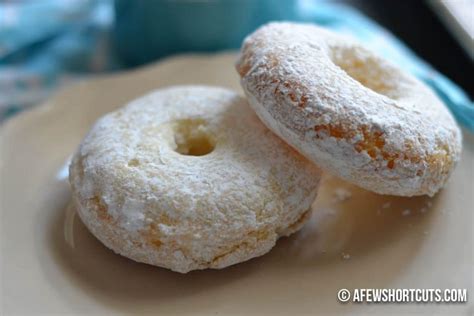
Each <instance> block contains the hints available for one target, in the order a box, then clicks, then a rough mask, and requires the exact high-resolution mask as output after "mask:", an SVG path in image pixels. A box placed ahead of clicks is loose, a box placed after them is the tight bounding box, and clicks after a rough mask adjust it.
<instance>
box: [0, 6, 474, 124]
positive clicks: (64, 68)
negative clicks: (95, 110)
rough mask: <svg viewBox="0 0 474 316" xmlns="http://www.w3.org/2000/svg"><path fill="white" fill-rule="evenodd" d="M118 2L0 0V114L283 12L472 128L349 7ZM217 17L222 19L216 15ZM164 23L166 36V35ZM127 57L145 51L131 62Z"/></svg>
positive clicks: (405, 56)
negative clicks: (406, 75)
mask: <svg viewBox="0 0 474 316" xmlns="http://www.w3.org/2000/svg"><path fill="white" fill-rule="evenodd" d="M116 1H117V4H116V6H115V7H114V3H113V2H112V1H111V0H68V1H64V0H42V1H26V2H12V3H2V4H0V121H1V119H2V118H5V117H7V116H11V115H12V114H13V113H15V112H18V111H19V110H21V109H23V108H26V107H29V106H32V105H35V104H38V103H39V102H40V101H42V100H44V99H45V98H47V97H48V95H49V94H50V93H51V92H53V91H54V90H55V89H57V88H58V87H59V86H62V85H63V84H64V83H67V82H70V81H74V80H76V79H77V78H84V77H86V76H90V75H92V74H95V73H98V72H110V71H114V70H119V69H123V68H125V67H126V65H133V64H139V63H142V62H147V61H150V60H153V59H156V58H159V57H162V56H165V55H167V54H172V53H176V52H184V51H190V50H191V51H216V50H220V49H228V48H236V47H238V46H239V45H240V42H241V40H242V38H243V37H244V36H245V35H246V34H247V33H248V32H249V31H251V30H253V29H254V28H255V27H256V26H258V25H260V24H261V23H264V22H267V21H269V20H282V19H285V20H297V21H304V22H313V23H317V24H319V25H322V26H324V27H327V28H330V29H333V30H336V31H338V32H341V33H345V34H349V35H352V36H354V37H356V38H357V39H359V40H360V41H361V42H363V43H364V44H366V45H367V46H369V47H370V48H371V49H373V50H374V51H376V52H378V53H379V54H381V55H382V56H384V57H386V58H387V59H389V60H391V61H392V62H394V63H395V64H397V65H399V66H400V67H403V68H404V69H405V70H407V71H409V72H411V73H412V74H414V75H415V76H416V77H418V78H420V79H421V80H423V81H424V82H425V83H427V84H428V85H429V86H430V87H431V88H432V89H433V90H434V91H435V92H436V93H437V94H438V95H439V96H440V97H441V98H442V99H443V100H444V102H445V103H446V105H447V106H448V107H449V109H450V110H451V111H452V113H453V114H454V116H455V117H456V119H457V120H458V122H459V123H461V124H462V125H463V126H465V127H467V128H468V129H469V130H471V131H473V132H474V104H473V102H472V101H471V100H470V99H469V97H468V96H467V95H466V94H465V93H464V92H463V91H462V89H460V88H459V87H458V86H457V85H456V84H454V83H453V82H452V81H450V80H449V79H448V78H446V77H445V76H443V75H442V74H440V73H438V72H437V71H436V70H435V69H433V68H432V67H431V66H430V65H428V64H427V63H426V62H424V61H423V60H421V59H420V58H418V57H417V56H416V55H415V54H414V53H413V52H412V51H410V49H408V48H407V47H406V46H405V45H404V44H403V43H402V42H400V41H399V40H398V39H397V38H395V37H394V36H393V35H392V34H390V33H389V32H388V31H386V30H385V29H383V28H382V27H380V26H379V25H377V24H376V23H374V22H373V21H371V20H370V19H368V18H367V17H365V16H363V15H362V14H360V13H359V12H357V11H356V10H354V9H352V8H350V7H348V6H345V5H342V4H339V3H335V2H328V1H317V0H299V1H296V0H295V1H291V0H288V1H282V2H278V4H279V6H275V5H274V4H275V2H274V1H270V0H258V1H257V0H242V1H241V2H239V5H238V6H236V5H235V1H236V0H226V1H222V0H220V1H210V2H209V3H210V4H208V6H209V7H204V8H203V9H199V8H198V9H199V10H198V9H196V7H191V6H192V5H194V6H196V3H202V2H193V1H174V2H170V1H164V0H141V1H128V0H116ZM204 3H208V2H204ZM280 3H281V5H280ZM201 5H202V4H201ZM114 9H115V12H116V13H117V21H115V24H114V19H113V17H114ZM236 10H243V11H241V12H237V11H236ZM216 16H219V17H222V16H224V17H226V18H225V19H220V20H219V21H215V19H214V18H215V17H216ZM158 17H160V18H158ZM191 17H192V18H191ZM206 21H207V23H206ZM209 21H211V22H212V23H210V22H209ZM237 24H238V25H237ZM171 30H172V33H173V36H172V37H168V38H167V37H166V36H165V35H166V34H170V32H171ZM187 30H192V32H191V31H189V32H188V31H187ZM138 32H139V33H138ZM190 34H191V35H192V36H191V35H190ZM113 39H115V45H113ZM125 48H126V49H127V50H124V49H125ZM130 49H135V50H134V51H133V50H132V51H130ZM134 56H135V57H137V58H138V57H143V56H145V57H146V58H147V59H146V60H145V59H144V60H138V59H135V60H132V62H130V58H132V59H133V57H134Z"/></svg>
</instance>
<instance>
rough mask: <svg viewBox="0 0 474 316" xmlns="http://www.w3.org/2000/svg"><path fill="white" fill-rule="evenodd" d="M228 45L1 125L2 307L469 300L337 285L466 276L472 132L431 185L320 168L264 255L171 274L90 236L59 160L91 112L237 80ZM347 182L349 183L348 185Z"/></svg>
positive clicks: (455, 309)
mask: <svg viewBox="0 0 474 316" xmlns="http://www.w3.org/2000/svg"><path fill="white" fill-rule="evenodd" d="M234 59H235V55H232V54H220V55H210V56H209V55H208V56H181V57H175V58H172V59H168V60H165V61H163V62H160V63H158V64H154V65H152V66H149V67H147V68H144V69H141V70H138V71H135V72H129V73H125V74H119V75H114V76H110V77H106V78H102V79H98V80H93V81H88V82H84V83H82V84H79V85H77V86H75V87H73V88H71V89H68V90H65V91H62V92H61V93H59V94H58V95H56V96H55V97H53V98H52V99H51V100H50V101H48V102H46V104H44V105H42V106H40V107H38V108H36V109H34V110H32V111H29V112H27V113H24V114H21V115H19V116H18V117H16V118H13V119H12V120H10V121H9V122H7V123H6V124H5V125H4V126H3V127H2V128H1V136H0V137H1V144H0V152H1V166H2V169H1V175H0V179H1V180H0V181H1V184H0V185H1V247H2V248H1V264H2V266H1V271H2V280H1V286H2V292H3V293H2V299H3V303H2V304H3V305H2V308H3V312H4V313H5V314H38V313H46V314H53V313H68V314H88V315H89V314H104V313H108V314H130V313H134V314H136V313H151V314H153V315H217V314H218V315H234V314H239V315H252V314H254V315H262V314H267V315H279V314H281V315H316V314H321V315H327V314H328V313H337V314H354V313H356V314H366V313H368V312H373V313H374V314H382V313H387V312H389V313H392V314H396V315H399V314H400V313H405V312H410V313H418V312H422V313H427V314H432V313H433V312H437V313H439V314H450V315H455V314H471V315H472V313H473V304H472V299H471V303H463V304H414V303H413V304H385V305H382V304H354V303H347V304H342V303H340V302H338V300H337V296H336V295H337V292H338V290H339V289H341V288H348V289H353V288H441V289H445V288H466V289H468V291H469V294H470V295H471V296H472V294H473V292H472V286H473V266H474V265H473V239H472V227H473V216H472V211H473V205H474V200H473V196H474V190H473V157H474V137H473V136H472V135H465V140H464V152H463V158H462V161H461V163H460V165H459V166H458V168H457V169H456V171H455V173H454V174H453V176H452V179H451V181H450V182H449V185H448V186H447V187H446V188H445V189H444V190H443V191H442V192H440V193H439V194H438V195H437V196H436V197H435V198H433V199H430V198H428V197H417V198H400V197H392V196H381V195H377V194H374V193H371V192H367V191H365V190H362V189H359V188H356V187H354V186H352V185H350V184H347V183H344V182H342V181H341V180H338V179H336V178H334V177H331V176H327V177H326V178H325V180H324V183H323V186H322V188H321V190H320V194H319V197H318V199H317V201H316V203H315V205H314V208H315V213H314V215H313V217H312V219H311V222H310V223H308V224H307V225H306V226H305V228H304V229H303V230H302V231H301V232H299V233H297V234H295V235H294V236H292V237H291V238H284V239H282V240H280V241H279V242H278V244H277V246H276V247H275V248H274V249H273V250H272V251H271V252H270V253H269V254H267V255H265V256H263V257H261V258H257V259H253V260H250V261H248V262H246V263H243V264H238V265H236V266H233V267H230V268H227V269H224V270H207V271H197V272H192V273H189V274H187V275H181V274H178V273H174V272H171V271H168V270H165V269H161V268H156V267H152V266H148V265H145V264H139V263H135V262H133V261H131V260H128V259H126V258H123V257H120V256H118V255H116V254H114V253H112V252H111V251H109V250H108V249H106V248H105V247H104V246H102V244H100V243H99V242H98V241H97V240H96V239H95V238H94V237H93V236H92V235H91V234H90V233H89V232H88V231H87V229H86V228H85V227H84V225H83V224H82V223H81V221H80V220H79V219H78V218H75V217H74V216H73V215H74V213H73V212H71V211H68V205H69V202H70V192H69V185H68V182H67V179H66V178H65V177H66V175H67V172H66V171H65V170H66V169H64V166H65V164H66V162H67V160H68V157H70V155H71V153H72V152H73V151H74V150H75V148H76V146H77V145H78V144H79V142H80V140H81V139H82V137H83V136H84V134H85V133H86V132H87V130H88V129H89V128H90V126H91V124H92V123H93V122H94V121H95V120H96V119H97V118H98V117H100V116H101V115H103V114H104V113H106V112H109V111H111V110H113V109H115V108H117V107H120V106H122V105H123V104H125V103H127V102H128V101H129V100H131V99H133V98H135V97H137V96H140V95H142V94H144V93H146V92H148V91H150V90H152V89H156V88H159V87H163V86H169V85H173V84H186V83H189V84H191V83H193V84H212V85H220V86H225V87H230V88H232V89H235V90H237V91H240V87H239V83H238V77H237V75H236V73H235V71H234V69H233V63H234ZM349 195H350V196H349Z"/></svg>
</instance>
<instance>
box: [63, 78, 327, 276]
mask: <svg viewBox="0 0 474 316" xmlns="http://www.w3.org/2000/svg"><path fill="white" fill-rule="evenodd" d="M319 179H320V172H319V169H318V168H317V167H315V166H314V165H313V164H312V163H311V162H310V161H308V160H307V159H306V158H304V157H303V156H301V155H300V154H298V153H297V152H296V151H295V150H293V149H292V148H291V147H290V146H288V145H287V144H286V143H284V142H283V141H282V140H280V139H279V138H278V137H277V136H275V135H274V134H273V133H272V132H271V131H270V130H268V129H267V128H266V127H265V126H264V125H263V124H262V123H261V122H260V120H259V119H258V118H257V116H256V115H255V114H254V112H253V111H252V110H251V109H250V108H249V107H248V105H247V103H246V102H245V100H244V99H243V98H241V97H240V96H238V95H237V94H236V93H234V92H232V91H229V90H225V89H221V88H213V87H193V86H186V87H175V88H168V89H164V90H159V91H156V92H153V93H151V94H149V95H147V96H144V97H142V98H140V99H138V100H136V101H133V102H132V103H131V104H130V105H128V106H126V107H125V108H122V109H119V110H118V111H116V112H113V113H110V114H108V115H106V116H104V117H103V118H101V119H100V120H99V121H98V122H97V123H96V124H95V125H94V127H93V128H92V130H91V131H90V132H89V134H88V135H87V136H86V138H85V139H84V140H83V142H82V144H81V145H80V147H79V150H78V151H77V153H76V154H75V156H74V158H73V161H72V163H71V166H70V183H71V186H72V192H73V197H74V201H75V204H76V208H77V211H78V213H79V215H80V217H81V219H82V220H83V222H84V223H85V224H86V226H87V227H88V228H89V230H90V231H91V232H92V233H93V234H94V235H95V236H96V237H97V238H98V239H100V240H101V241H102V242H103V243H104V244H105V245H106V246H107V247H109V248H111V249H112V250H114V251H115V252H117V253H119V254H122V255H124V256H126V257H129V258H131V259H134V260H136V261H139V262H145V263H148V264H152V265H157V266H161V267H166V268H169V269H172V270H175V271H179V272H188V271H190V270H194V269H204V268H223V267H226V266H229V265H232V264H235V263H238V262H241V261H245V260H248V259H250V258H253V257H256V256H260V255H263V254H264V253H266V252H267V251H269V250H270V249H271V248H272V247H273V246H274V244H275V241H276V240H277V239H278V237H280V236H285V235H289V234H291V233H293V232H295V231H296V230H298V229H299V228H300V227H301V225H302V224H303V223H304V222H305V220H306V219H307V217H308V215H309V210H310V207H311V204H312V202H313V201H314V199H315V197H316V193H317V188H318V183H319Z"/></svg>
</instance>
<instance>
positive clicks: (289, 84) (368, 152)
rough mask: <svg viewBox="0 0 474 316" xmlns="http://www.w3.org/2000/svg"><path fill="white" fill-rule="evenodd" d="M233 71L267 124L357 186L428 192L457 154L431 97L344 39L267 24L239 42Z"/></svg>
mask: <svg viewBox="0 0 474 316" xmlns="http://www.w3.org/2000/svg"><path fill="white" fill-rule="evenodd" d="M236 68H237V71H238V73H239V74H240V77H241V84H242V87H243V89H244V91H245V93H246V95H247V97H248V100H249V103H250V105H251V106H252V108H253V109H254V110H255V111H256V113H257V115H258V116H259V117H260V119H261V120H262V121H263V122H264V123H265V125H266V126H267V127H268V128H270V129H271V130H272V131H273V132H275V133H276V134H277V135H278V136H280V137H281V138H282V139H284V140H285V141H286V142H287V143H289V144H290V145H291V146H293V147H294V148H295V149H297V150H298V151H299V152H300V153H302V154H304V155H305V156H306V157H308V158H309V159H310V160H312V161H313V162H314V163H316V164H317V165H319V166H320V167H321V168H322V169H326V170H329V171H331V172H332V173H333V174H335V175H337V176H339V177H341V178H343V179H345V180H347V181H349V182H352V183H354V184H356V185H359V186H361V187H363V188H366V189H368V190H371V191H374V192H377V193H381V194H393V195H401V196H413V195H423V194H428V195H434V194H435V193H436V192H437V191H438V190H439V189H440V188H441V187H442V186H443V185H444V184H445V182H446V181H447V179H448V177H449V175H450V174H451V172H452V170H453V169H454V167H455V165H456V163H457V161H458V160H459V158H460V153H461V132H460V130H459V128H458V126H457V125H456V122H455V121H454V119H453V117H452V115H451V114H450V112H449V111H448V110H447V108H446V107H445V106H444V104H443V103H442V102H441V101H440V100H439V99H438V97H436V95H435V94H434V93H433V92H432V91H431V90H430V89H429V88H428V87H427V86H426V85H425V84H423V83H422V82H421V81H419V80H418V79H416V78H414V77H413V76H411V75H409V74H407V73H405V72H403V71H402V70H400V69H399V68H397V67H396V66H394V65H392V64H391V63H390V62H388V61H386V60H384V59H382V58H380V57H378V56H377V55H376V54H374V53H373V52H371V51H369V50H368V49H366V48H364V47H363V46H362V45H361V44H359V43H357V42H355V41H353V40H351V39H348V38H345V37H343V36H341V35H337V34H335V33H332V32H330V31H327V30H325V29H322V28H320V27H317V26H315V25H311V24H295V23H270V24H268V25H265V26H263V27H261V28H260V29H258V30H257V31H255V32H254V33H253V34H251V35H250V36H248V37H247V38H246V39H245V41H244V43H243V45H242V49H241V54H240V58H239V60H238V61H237V64H236Z"/></svg>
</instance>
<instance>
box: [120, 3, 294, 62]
mask: <svg viewBox="0 0 474 316" xmlns="http://www.w3.org/2000/svg"><path fill="white" fill-rule="evenodd" d="M296 2H297V0H279V1H277V0H139V1H131V0H115V18H116V23H115V28H114V32H113V36H114V43H115V46H116V50H117V52H118V54H119V57H120V59H121V60H122V61H123V62H124V63H125V64H126V65H128V66H136V65H140V64H144V63H148V62H151V61H153V60H156V59H158V58H160V57H164V56H167V55H170V54H175V53H182V52H213V51H218V50H225V49H235V48H238V47H239V46H240V44H241V42H242V40H243V38H244V37H245V36H246V35H247V34H249V33H250V32H252V31H253V30H255V29H256V28H257V27H258V26H260V25H261V24H263V23H265V22H268V21H271V20H294V19H295V17H296V16H297V12H296Z"/></svg>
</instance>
